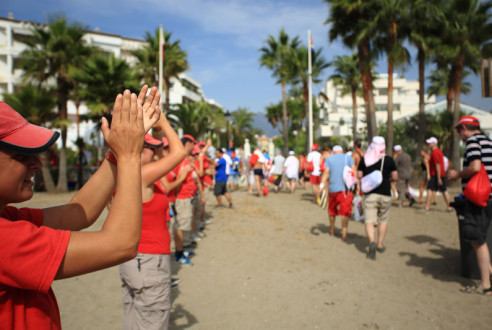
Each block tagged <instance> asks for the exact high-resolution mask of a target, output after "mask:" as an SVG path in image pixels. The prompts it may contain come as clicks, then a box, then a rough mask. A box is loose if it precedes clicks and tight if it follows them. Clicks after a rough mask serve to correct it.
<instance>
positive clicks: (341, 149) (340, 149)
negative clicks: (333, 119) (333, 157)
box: [332, 145, 343, 152]
mask: <svg viewBox="0 0 492 330" xmlns="http://www.w3.org/2000/svg"><path fill="white" fill-rule="evenodd" d="M332 150H333V152H339V151H343V148H342V146H339V145H336V146H334V147H333V149H332Z"/></svg>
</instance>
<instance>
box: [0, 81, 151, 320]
mask: <svg viewBox="0 0 492 330" xmlns="http://www.w3.org/2000/svg"><path fill="white" fill-rule="evenodd" d="M146 94H147V86H144V87H143V88H142V90H141V92H140V95H139V97H138V98H137V96H136V95H135V94H131V93H130V91H129V90H126V91H125V92H124V93H123V95H121V94H120V95H118V96H117V97H116V100H115V103H114V107H113V120H112V125H111V127H109V122H108V121H107V120H106V119H105V118H103V119H102V126H101V130H102V132H103V135H104V138H105V140H106V142H107V143H108V145H109V146H110V148H111V150H112V151H111V153H109V154H108V156H107V158H106V160H105V161H104V162H103V163H102V164H101V167H99V169H98V170H97V172H96V173H95V174H94V175H93V176H92V177H91V178H90V179H89V181H88V182H87V183H86V184H85V185H84V186H83V187H82V189H80V191H78V192H77V193H76V194H75V195H74V196H73V197H72V199H71V200H70V202H69V203H67V204H64V205H59V206H53V207H49V208H45V209H30V208H17V207H14V206H9V205H8V204H11V203H21V202H24V201H27V200H29V199H31V197H32V195H33V191H32V188H33V185H34V183H33V181H32V178H33V176H34V172H35V171H36V170H38V169H40V168H41V161H40V159H39V154H40V153H42V152H44V151H46V150H48V149H49V148H50V147H51V146H52V145H53V144H54V143H55V141H56V140H57V138H58V136H59V133H57V132H54V131H51V130H48V129H46V128H43V127H40V126H35V125H32V124H29V123H28V122H27V121H26V120H25V119H24V118H22V116H21V115H19V113H17V112H16V111H15V110H13V109H12V108H11V107H9V106H8V105H7V104H5V103H3V102H0V167H1V170H0V251H2V252H1V254H2V257H1V258H0V286H1V290H0V325H1V326H0V327H1V328H2V329H60V328H61V322H60V313H59V310H58V305H57V302H56V298H55V296H54V293H53V291H52V290H51V283H52V282H53V280H55V279H63V278H68V277H72V276H77V275H81V274H85V273H89V272H93V271H95V270H99V269H103V268H107V267H112V266H115V265H117V264H120V263H122V262H125V261H127V260H130V259H132V258H134V257H135V256H136V254H137V247H138V244H139V240H140V234H141V228H142V191H141V189H140V182H141V168H140V154H141V151H142V146H143V142H144V134H145V132H146V130H149V129H150V127H152V126H153V125H154V124H155V122H156V121H157V119H158V118H159V113H160V111H159V108H158V104H159V98H160V94H159V93H158V92H157V88H153V89H152V90H151V92H150V94H149V97H148V98H147V102H145V104H144V102H143V101H144V99H145V95H146ZM142 105H143V107H142ZM142 110H143V111H142ZM115 187H116V194H115V196H114V200H113V203H112V207H111V209H110V210H109V213H108V216H107V218H106V221H105V223H104V226H102V228H101V230H99V231H97V232H86V231H81V230H82V229H84V228H87V227H89V226H90V225H92V224H93V223H94V222H95V221H96V220H97V219H98V217H99V215H100V214H101V212H102V211H103V210H104V208H105V206H106V203H107V201H108V200H109V198H110V197H111V195H112V193H113V191H114V189H115Z"/></svg>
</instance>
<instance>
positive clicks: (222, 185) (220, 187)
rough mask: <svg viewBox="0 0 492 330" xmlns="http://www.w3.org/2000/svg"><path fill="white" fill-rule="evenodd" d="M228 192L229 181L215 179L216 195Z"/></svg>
mask: <svg viewBox="0 0 492 330" xmlns="http://www.w3.org/2000/svg"><path fill="white" fill-rule="evenodd" d="M226 192H227V182H222V181H215V186H214V195H215V196H220V195H224V194H225V193H226Z"/></svg>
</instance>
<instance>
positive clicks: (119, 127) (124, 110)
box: [101, 90, 155, 159]
mask: <svg viewBox="0 0 492 330" xmlns="http://www.w3.org/2000/svg"><path fill="white" fill-rule="evenodd" d="M143 113H144V112H143V109H142V106H139V105H138V102H137V95H135V94H133V93H130V91H129V90H125V92H124V93H123V95H121V94H118V96H116V100H115V102H114V107H113V119H112V122H111V128H109V124H108V121H107V120H106V118H102V125H101V130H102V132H103V135H104V139H105V140H106V142H107V143H108V145H109V147H110V148H111V150H112V152H113V153H114V154H115V156H116V158H117V159H119V158H120V157H126V156H130V157H133V156H137V157H138V159H139V158H140V153H141V151H142V147H143V141H144V135H145V130H144V121H143ZM153 117H155V116H153Z"/></svg>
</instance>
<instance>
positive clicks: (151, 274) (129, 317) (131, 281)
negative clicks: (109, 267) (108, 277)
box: [120, 253, 171, 330]
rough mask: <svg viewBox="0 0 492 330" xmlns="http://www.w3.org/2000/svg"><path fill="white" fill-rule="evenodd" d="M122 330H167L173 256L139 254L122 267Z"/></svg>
mask: <svg viewBox="0 0 492 330" xmlns="http://www.w3.org/2000/svg"><path fill="white" fill-rule="evenodd" d="M120 278H121V282H122V286H121V293H122V295H123V308H124V311H125V319H124V321H123V329H125V330H126V329H167V328H168V325H169V316H170V309H171V256H170V255H169V254H145V253H139V254H137V256H136V257H135V258H133V259H132V260H129V261H127V262H125V263H123V264H121V265H120Z"/></svg>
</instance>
